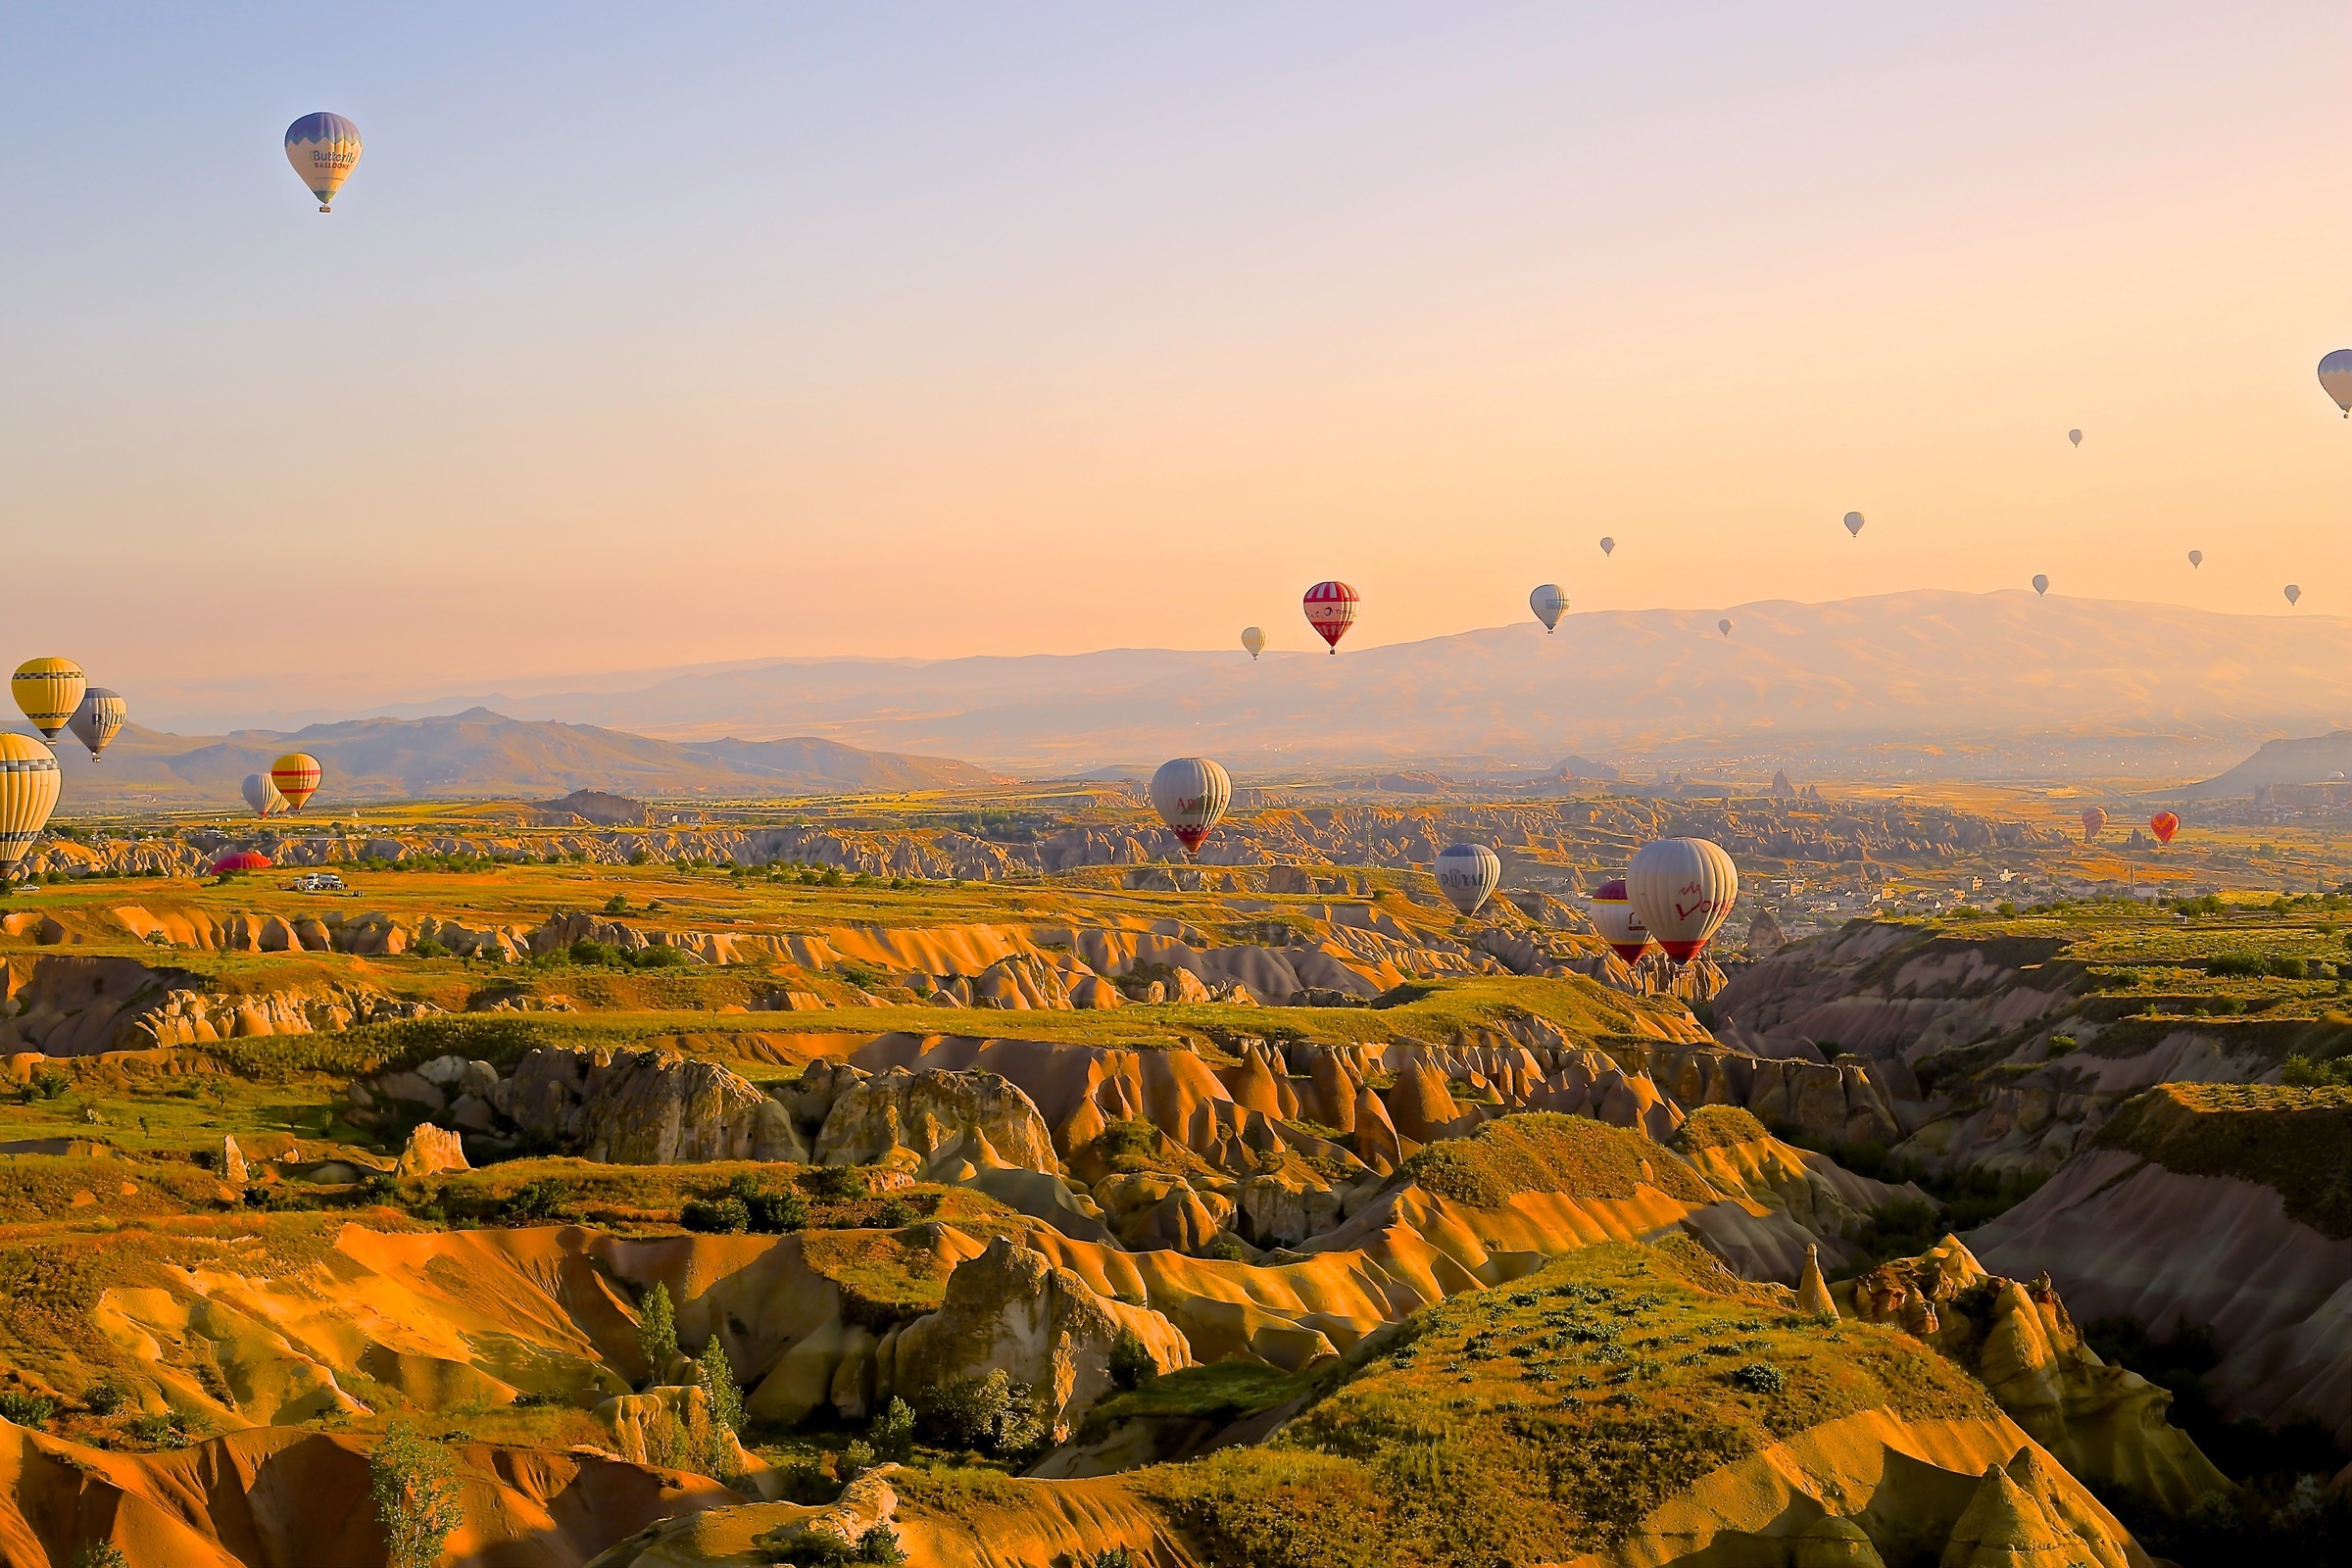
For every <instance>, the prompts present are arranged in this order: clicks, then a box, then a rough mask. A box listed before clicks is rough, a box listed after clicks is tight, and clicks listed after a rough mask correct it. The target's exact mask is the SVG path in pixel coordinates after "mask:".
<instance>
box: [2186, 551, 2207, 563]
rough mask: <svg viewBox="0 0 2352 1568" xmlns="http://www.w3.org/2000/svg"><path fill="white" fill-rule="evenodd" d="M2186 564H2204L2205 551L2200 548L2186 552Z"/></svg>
mask: <svg viewBox="0 0 2352 1568" xmlns="http://www.w3.org/2000/svg"><path fill="white" fill-rule="evenodd" d="M2188 564H2190V565H2192V566H2202V565H2203V564H2205V552H2204V551H2202V550H2191V551H2190V552H2189V553H2188Z"/></svg>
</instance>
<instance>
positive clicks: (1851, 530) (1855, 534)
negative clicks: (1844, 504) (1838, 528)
mask: <svg viewBox="0 0 2352 1568" xmlns="http://www.w3.org/2000/svg"><path fill="white" fill-rule="evenodd" d="M1845 531H1846V533H1847V535H1848V536H1849V537H1852V538H1855V539H1859V538H1861V537H1862V514H1860V513H1859V512H1849V513H1847V514H1846V515H1845Z"/></svg>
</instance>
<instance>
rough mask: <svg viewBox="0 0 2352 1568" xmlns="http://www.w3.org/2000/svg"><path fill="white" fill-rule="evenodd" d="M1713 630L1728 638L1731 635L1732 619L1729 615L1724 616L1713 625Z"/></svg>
mask: <svg viewBox="0 0 2352 1568" xmlns="http://www.w3.org/2000/svg"><path fill="white" fill-rule="evenodd" d="M1715 629H1716V630H1717V631H1719V632H1721V633H1723V634H1724V635H1725V636H1726V637H1729V636H1730V635H1731V634H1732V617H1731V616H1729V615H1726V616H1724V617H1723V618H1722V619H1721V620H1719V621H1717V622H1716V623H1715Z"/></svg>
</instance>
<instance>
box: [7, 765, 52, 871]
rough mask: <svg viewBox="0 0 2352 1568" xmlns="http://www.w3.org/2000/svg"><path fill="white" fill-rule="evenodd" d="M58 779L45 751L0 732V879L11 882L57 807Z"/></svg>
mask: <svg viewBox="0 0 2352 1568" xmlns="http://www.w3.org/2000/svg"><path fill="white" fill-rule="evenodd" d="M59 782H60V777H59V774H58V771H57V759H56V758H54V757H52V756H50V755H49V751H48V748H46V747H44V746H42V745H41V744H40V743H39V742H37V741H35V740H33V739H31V738H30V737H29V736H25V735H11V734H5V733H0V877H6V878H11V879H13V878H14V877H15V876H16V874H17V867H18V866H19V865H20V864H22V863H24V859H25V854H26V853H27V852H28V851H30V850H31V848H32V841H33V840H35V839H37V838H39V837H40V836H41V829H42V828H43V827H44V826H46V825H47V824H48V821H49V813H50V812H51V811H53V810H55V809H57V787H58V784H59Z"/></svg>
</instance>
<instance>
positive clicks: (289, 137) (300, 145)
mask: <svg viewBox="0 0 2352 1568" xmlns="http://www.w3.org/2000/svg"><path fill="white" fill-rule="evenodd" d="M286 162H287V163H289V164H292V165H293V166H294V172H295V173H296V174H298V175H299V176H301V179H302V183H303V186H304V188H305V189H307V190H308V191H309V192H310V193H311V194H312V195H314V196H316V197H318V198H319V211H320V212H322V213H323V212H327V211H329V210H330V209H331V208H332V207H333V206H334V201H335V192H336V191H338V190H341V189H342V188H343V181H345V180H346V179H349V178H350V177H351V172H352V170H353V169H355V168H357V167H358V166H359V162H360V127H359V126H357V125H355V124H353V123H351V122H350V121H348V120H345V119H344V118H343V117H342V116H341V115H330V114H325V113H323V112H322V113H319V114H316V115H305V116H303V117H302V118H301V119H300V120H297V121H296V122H294V123H292V124H291V125H288V126H287V127H286Z"/></svg>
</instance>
